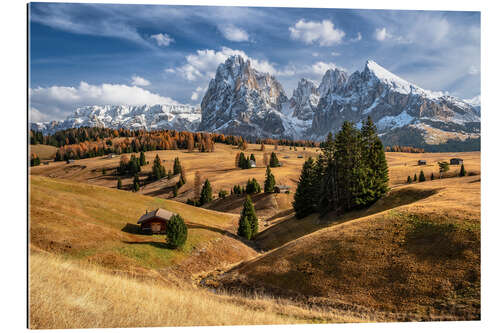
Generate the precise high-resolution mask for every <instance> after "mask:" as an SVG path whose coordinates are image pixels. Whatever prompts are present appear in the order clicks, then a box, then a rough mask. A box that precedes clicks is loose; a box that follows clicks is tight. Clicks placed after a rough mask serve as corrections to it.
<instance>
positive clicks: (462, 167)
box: [458, 164, 467, 177]
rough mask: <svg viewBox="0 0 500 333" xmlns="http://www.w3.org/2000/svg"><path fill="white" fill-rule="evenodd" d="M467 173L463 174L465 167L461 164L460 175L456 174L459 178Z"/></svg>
mask: <svg viewBox="0 0 500 333" xmlns="http://www.w3.org/2000/svg"><path fill="white" fill-rule="evenodd" d="M466 174H467V173H466V172H465V167H464V165H463V164H462V166H461V167H460V173H459V174H458V176H459V177H464V176H465V175H466Z"/></svg>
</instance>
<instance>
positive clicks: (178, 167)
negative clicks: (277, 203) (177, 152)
mask: <svg viewBox="0 0 500 333" xmlns="http://www.w3.org/2000/svg"><path fill="white" fill-rule="evenodd" d="M181 168H182V166H181V161H180V160H179V158H178V157H176V158H175V159H174V176H175V175H178V174H180V173H181Z"/></svg>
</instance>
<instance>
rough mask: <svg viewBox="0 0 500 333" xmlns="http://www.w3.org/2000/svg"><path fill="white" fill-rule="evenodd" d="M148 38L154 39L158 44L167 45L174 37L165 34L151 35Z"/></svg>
mask: <svg viewBox="0 0 500 333" xmlns="http://www.w3.org/2000/svg"><path fill="white" fill-rule="evenodd" d="M150 38H152V39H154V40H155V41H156V44H157V45H158V46H169V45H170V43H172V42H174V39H173V38H172V37H170V36H169V35H167V34H156V35H151V36H150Z"/></svg>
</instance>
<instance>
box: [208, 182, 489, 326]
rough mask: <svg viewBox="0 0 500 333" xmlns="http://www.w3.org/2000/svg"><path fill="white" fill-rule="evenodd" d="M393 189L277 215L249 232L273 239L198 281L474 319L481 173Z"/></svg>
mask: <svg viewBox="0 0 500 333" xmlns="http://www.w3.org/2000/svg"><path fill="white" fill-rule="evenodd" d="M393 192H394V193H390V194H389V195H388V197H387V198H384V199H382V200H381V201H380V202H378V203H376V204H375V205H374V206H373V207H371V208H368V209H367V210H365V211H360V212H357V215H358V216H356V213H353V215H351V216H349V217H344V218H343V219H340V220H336V219H329V218H328V217H326V218H325V220H323V221H320V224H319V225H317V224H316V225H315V220H317V218H315V217H314V216H312V217H310V218H305V219H303V220H298V221H297V220H295V219H291V220H285V221H283V222H281V223H279V224H277V225H275V226H274V227H272V228H269V229H267V230H266V231H264V232H262V233H261V234H260V235H259V236H258V238H257V243H258V244H259V243H260V244H261V246H262V247H265V248H266V247H267V248H274V247H276V246H278V247H277V248H275V249H274V250H272V251H270V252H267V253H265V254H263V255H261V256H258V257H256V258H254V259H252V260H249V261H247V262H244V263H242V264H240V265H238V266H236V267H234V268H233V269H231V270H229V271H227V272H224V273H223V274H213V275H211V276H208V277H206V278H205V280H204V281H203V283H204V284H206V285H208V286H211V287H214V288H219V289H222V290H231V291H233V292H238V291H240V290H245V291H246V292H248V290H256V291H260V292H265V293H270V294H273V295H276V296H281V297H290V298H294V299H301V300H302V302H304V303H306V304H314V305H316V306H323V307H330V308H332V309H350V310H353V311H354V310H356V311H359V312H360V313H364V312H368V313H375V316H376V317H378V320H477V319H479V318H480V240H479V239H480V178H479V177H478V176H473V177H463V178H450V179H442V180H435V181H432V182H425V183H419V184H415V185H408V186H404V187H402V188H398V189H396V190H393ZM411 197H413V201H414V202H412V203H410V202H408V201H409V200H408V199H409V198H411ZM384 200H385V202H384ZM390 201H395V202H392V203H391V202H390ZM398 202H399V203H398ZM400 203H401V204H403V205H399V204H400ZM377 205H380V206H382V207H377ZM391 206H392V208H391ZM379 208H382V209H379ZM384 208H387V209H386V210H383V209H384ZM289 223H290V225H289ZM302 224H303V225H302ZM270 234H273V235H275V238H276V239H278V241H276V239H274V240H273V238H272V237H271V236H269V235H270ZM287 235H292V236H291V237H290V236H289V238H286V237H287ZM301 236H302V237H301ZM282 237H285V239H280V238H282ZM290 238H292V239H290ZM287 240H289V241H288V242H285V241H287ZM283 243H284V245H281V244H283ZM280 245H281V246H280Z"/></svg>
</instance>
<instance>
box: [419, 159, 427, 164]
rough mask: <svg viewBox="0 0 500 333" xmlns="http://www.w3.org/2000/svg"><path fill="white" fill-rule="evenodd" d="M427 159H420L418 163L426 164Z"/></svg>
mask: <svg viewBox="0 0 500 333" xmlns="http://www.w3.org/2000/svg"><path fill="white" fill-rule="evenodd" d="M426 164H427V161H426V160H418V165H426Z"/></svg>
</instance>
